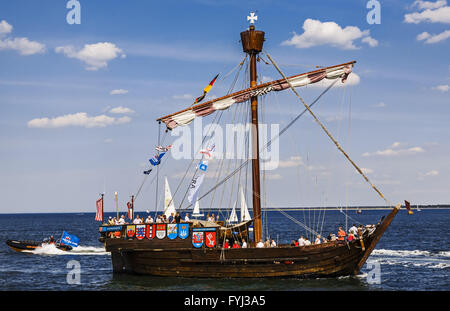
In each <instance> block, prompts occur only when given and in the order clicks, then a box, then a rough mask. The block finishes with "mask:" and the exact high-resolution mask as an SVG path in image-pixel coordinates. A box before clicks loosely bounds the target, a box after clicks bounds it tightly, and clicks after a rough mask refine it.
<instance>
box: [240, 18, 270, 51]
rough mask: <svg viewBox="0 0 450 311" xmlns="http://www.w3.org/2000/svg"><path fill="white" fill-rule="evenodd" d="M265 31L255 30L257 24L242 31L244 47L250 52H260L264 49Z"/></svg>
mask: <svg viewBox="0 0 450 311" xmlns="http://www.w3.org/2000/svg"><path fill="white" fill-rule="evenodd" d="M264 41H265V39H264V31H261V30H255V25H250V27H249V29H248V30H246V31H243V32H241V42H242V49H243V50H244V52H245V53H248V54H258V53H259V52H261V51H262V48H263V44H264Z"/></svg>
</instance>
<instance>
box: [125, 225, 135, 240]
mask: <svg viewBox="0 0 450 311" xmlns="http://www.w3.org/2000/svg"><path fill="white" fill-rule="evenodd" d="M135 227H136V226H135V225H128V226H127V237H129V238H132V237H134V233H135V230H136V229H135Z"/></svg>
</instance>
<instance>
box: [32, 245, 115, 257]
mask: <svg viewBox="0 0 450 311" xmlns="http://www.w3.org/2000/svg"><path fill="white" fill-rule="evenodd" d="M27 252H29V253H32V254H37V255H109V253H108V252H106V250H105V248H104V247H95V246H78V247H74V248H73V249H72V250H70V251H63V250H60V249H58V248H56V246H55V245H54V244H44V245H42V246H41V247H38V248H36V249H35V250H32V251H27Z"/></svg>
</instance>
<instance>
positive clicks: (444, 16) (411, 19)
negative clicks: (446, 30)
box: [404, 2, 450, 24]
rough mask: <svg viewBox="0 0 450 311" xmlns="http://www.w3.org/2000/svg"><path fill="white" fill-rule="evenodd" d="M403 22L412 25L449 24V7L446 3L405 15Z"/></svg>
mask: <svg viewBox="0 0 450 311" xmlns="http://www.w3.org/2000/svg"><path fill="white" fill-rule="evenodd" d="M423 3H425V2H423ZM404 22H405V23H412V24H419V23H421V22H429V23H444V24H448V23H450V6H447V3H445V6H438V7H436V8H427V9H425V10H424V11H422V12H414V13H409V14H405V19H404Z"/></svg>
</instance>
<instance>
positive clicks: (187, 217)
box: [184, 213, 190, 221]
mask: <svg viewBox="0 0 450 311" xmlns="http://www.w3.org/2000/svg"><path fill="white" fill-rule="evenodd" d="M189 220H190V219H189V215H188V214H187V213H186V216H184V221H189Z"/></svg>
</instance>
